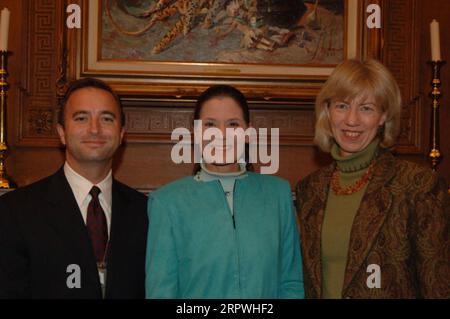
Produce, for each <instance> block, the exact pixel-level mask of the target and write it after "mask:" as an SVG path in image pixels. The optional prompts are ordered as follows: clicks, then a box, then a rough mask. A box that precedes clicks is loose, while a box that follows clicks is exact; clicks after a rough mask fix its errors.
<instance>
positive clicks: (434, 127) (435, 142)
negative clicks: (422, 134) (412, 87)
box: [428, 61, 445, 171]
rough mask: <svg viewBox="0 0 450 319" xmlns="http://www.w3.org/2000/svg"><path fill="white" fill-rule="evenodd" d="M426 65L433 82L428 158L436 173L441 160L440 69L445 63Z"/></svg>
mask: <svg viewBox="0 0 450 319" xmlns="http://www.w3.org/2000/svg"><path fill="white" fill-rule="evenodd" d="M428 63H429V64H430V65H431V67H432V68H433V80H432V81H431V86H432V91H431V93H430V97H431V99H432V100H433V104H432V108H433V109H432V116H431V134H430V138H431V150H430V153H429V155H428V157H429V159H430V161H431V168H432V169H433V171H436V169H437V166H438V165H439V162H440V161H441V158H442V154H441V151H440V150H439V107H440V103H439V99H440V98H441V91H440V87H441V67H442V66H443V65H444V64H445V61H431V62H428Z"/></svg>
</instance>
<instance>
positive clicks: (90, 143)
mask: <svg viewBox="0 0 450 319" xmlns="http://www.w3.org/2000/svg"><path fill="white" fill-rule="evenodd" d="M83 144H87V145H103V144H106V142H105V141H84V142H83Z"/></svg>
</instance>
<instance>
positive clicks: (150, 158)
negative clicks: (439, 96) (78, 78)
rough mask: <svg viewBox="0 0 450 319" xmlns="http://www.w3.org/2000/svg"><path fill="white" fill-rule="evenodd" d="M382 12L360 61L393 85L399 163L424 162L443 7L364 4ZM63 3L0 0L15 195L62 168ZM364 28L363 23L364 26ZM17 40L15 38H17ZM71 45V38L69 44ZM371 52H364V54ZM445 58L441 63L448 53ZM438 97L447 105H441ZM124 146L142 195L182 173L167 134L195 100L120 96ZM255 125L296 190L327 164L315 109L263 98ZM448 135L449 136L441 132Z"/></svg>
mask: <svg viewBox="0 0 450 319" xmlns="http://www.w3.org/2000/svg"><path fill="white" fill-rule="evenodd" d="M361 1H364V4H368V3H379V4H380V5H381V6H382V10H383V27H382V29H381V30H368V29H366V28H364V29H363V30H360V34H361V35H362V36H363V37H365V38H366V42H365V44H364V48H365V51H366V54H365V55H368V56H375V57H376V56H381V59H382V61H383V62H384V63H385V64H386V65H387V66H388V67H389V68H390V69H391V70H392V71H393V73H394V75H395V77H396V78H397V80H398V81H399V84H400V86H401V89H402V94H403V98H404V101H405V103H404V110H403V117H402V127H403V131H402V135H401V140H400V146H399V147H398V152H399V153H400V156H402V157H404V158H407V159H409V160H413V161H416V162H421V163H427V162H426V161H427V159H426V153H427V151H428V141H429V115H428V114H429V103H430V101H429V99H428V97H427V94H428V92H429V85H428V82H429V80H430V79H429V76H430V72H429V68H428V66H426V64H425V62H426V60H427V59H428V56H429V31H428V28H429V26H428V23H429V20H431V18H432V17H436V18H438V19H439V20H440V22H441V30H446V29H447V30H448V29H449V28H450V25H449V23H450V9H449V8H448V6H449V3H447V2H445V3H444V4H442V1H439V0H429V1H425V0H376V1H375V0H374V1H369V0H361ZM66 3H67V1H65V0H0V6H2V7H3V6H8V7H9V8H10V9H11V11H12V25H11V34H12V35H13V36H11V39H10V50H11V51H12V52H13V55H12V56H11V57H10V64H9V71H10V73H11V76H10V79H9V80H10V84H11V89H10V94H9V102H8V103H9V104H8V134H9V136H8V142H9V145H10V147H11V151H10V155H9V158H8V160H7V168H8V173H9V174H10V175H11V176H12V177H13V179H14V180H15V181H16V182H17V184H18V185H19V186H22V185H26V184H29V183H31V182H33V181H35V180H37V179H40V178H42V177H44V176H46V175H48V174H51V173H52V172H53V171H55V170H56V169H57V168H58V167H60V165H61V164H62V163H63V153H62V151H61V149H60V148H59V142H58V139H57V137H56V134H55V130H54V129H55V123H56V118H57V111H58V106H57V99H58V94H57V93H58V92H59V93H61V91H62V90H63V89H64V85H65V83H66V80H67V79H66V78H65V75H66V73H65V72H66V70H67V68H68V67H73V64H74V61H67V63H66V62H65V61H64V59H63V57H64V54H67V51H65V50H66V49H67V48H66V47H65V46H64V43H65V41H70V40H67V38H64V36H67V35H65V34H64V33H62V32H61V30H63V27H62V26H63V23H64V18H65V17H64V8H65V4H66ZM361 25H363V26H364V23H361ZM444 34H445V33H444V32H443V31H442V41H443V42H444V43H443V46H442V47H443V56H444V57H447V59H448V56H449V54H448V52H449V41H448V40H446V39H445V37H444ZM16 35H17V36H16ZM69 36H70V35H69ZM367 52H368V53H367ZM445 52H447V54H446V53H445ZM449 70H450V66H449V65H447V66H446V67H444V69H443V82H444V86H443V91H444V97H445V98H444V100H443V110H442V111H441V128H442V130H441V131H442V132H441V134H442V151H443V152H444V156H446V157H445V159H444V161H443V162H442V164H441V167H440V169H441V171H442V172H443V174H444V175H445V176H446V178H447V179H448V181H450V165H449V163H450V162H449V158H450V142H449V141H450V139H448V138H445V137H444V134H445V133H446V132H445V130H446V126H448V125H449V124H450V117H449V115H450V111H449V104H448V95H449V94H450V88H449V81H450V79H449V75H448V74H449ZM445 94H446V95H447V96H445ZM124 105H125V111H126V115H127V119H128V122H127V130H128V132H129V133H128V140H127V144H126V146H125V147H123V148H122V149H121V150H120V152H119V154H118V155H117V158H116V160H115V164H114V167H115V172H116V176H117V177H118V178H119V179H120V180H123V181H124V182H126V183H128V184H129V185H131V186H133V187H136V188H140V189H154V188H157V187H159V186H161V185H163V184H165V183H167V182H169V181H172V180H174V179H177V178H179V177H181V176H183V175H186V174H189V173H190V171H191V169H192V166H191V165H175V164H173V163H171V161H170V149H171V147H172V145H173V142H171V141H170V132H171V130H172V129H173V128H174V127H178V126H189V123H190V122H191V119H192V107H193V101H189V100H188V101H181V100H166V101H161V100H159V101H158V100H146V101H136V99H134V98H133V99H131V98H129V97H127V96H124ZM251 109H252V111H251V113H252V122H253V123H254V125H255V126H257V127H264V126H266V127H280V133H281V144H282V145H281V148H280V157H281V163H280V171H279V173H278V175H279V176H281V177H284V178H287V179H288V180H289V181H290V182H291V185H294V184H295V183H296V181H297V180H298V179H299V178H302V177H304V176H306V175H307V174H309V173H310V172H312V171H313V170H315V169H317V168H319V167H320V166H322V165H325V164H326V163H328V162H329V161H330V159H329V156H327V155H326V154H321V153H319V152H318V151H317V150H316V148H315V147H313V146H312V137H313V128H314V112H313V101H312V100H304V101H298V104H295V103H294V104H285V105H282V104H280V105H277V104H272V103H265V102H264V100H263V99H260V100H259V101H258V102H254V103H251ZM447 134H448V133H447Z"/></svg>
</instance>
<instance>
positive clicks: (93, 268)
mask: <svg viewBox="0 0 450 319" xmlns="http://www.w3.org/2000/svg"><path fill="white" fill-rule="evenodd" d="M46 193H47V194H46V200H47V201H48V202H49V203H50V204H51V207H52V208H51V209H49V210H47V212H46V217H47V220H48V223H49V224H50V225H51V226H52V228H53V229H55V230H56V231H57V232H58V234H59V236H60V238H61V240H62V241H63V242H64V243H66V245H67V249H68V250H70V252H71V253H72V254H74V255H75V256H77V257H78V259H79V260H82V261H83V262H84V263H85V267H87V271H86V272H84V273H85V275H86V276H93V277H92V278H91V279H90V280H93V281H97V282H98V290H99V296H101V289H100V279H99V277H98V272H97V265H96V262H95V256H94V253H93V250H92V249H90V247H91V242H90V238H89V234H88V232H87V228H86V225H85V223H84V221H83V217H82V216H81V212H80V209H79V208H78V204H77V202H76V199H75V196H74V195H73V193H72V189H71V188H70V185H69V182H68V181H67V179H66V177H65V174H64V170H63V168H62V167H61V169H59V170H58V172H56V173H55V174H54V175H53V176H51V177H50V182H49V186H48V190H47V192H46ZM128 205H130V200H129V198H128V197H127V196H126V193H125V192H123V191H122V189H121V185H120V183H119V182H117V181H116V180H115V179H113V184H112V210H111V216H112V217H111V232H110V240H109V244H108V251H107V264H108V266H107V267H108V270H107V283H106V297H107V296H108V295H109V291H110V289H111V280H110V279H111V278H113V276H112V273H114V262H113V260H114V255H115V254H114V251H115V250H117V247H118V246H119V244H120V242H121V237H122V238H123V237H124V236H127V234H124V233H123V231H122V232H121V229H123V228H121V226H120V225H123V224H124V223H125V222H126V218H125V217H126V215H125V214H126V212H127V207H128ZM122 240H123V239H122ZM116 242H117V243H116ZM86 247H88V249H86Z"/></svg>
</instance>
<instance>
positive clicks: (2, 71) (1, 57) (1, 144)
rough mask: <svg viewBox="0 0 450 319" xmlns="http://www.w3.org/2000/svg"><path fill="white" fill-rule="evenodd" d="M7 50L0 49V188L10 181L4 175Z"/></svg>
mask: <svg viewBox="0 0 450 319" xmlns="http://www.w3.org/2000/svg"><path fill="white" fill-rule="evenodd" d="M7 58H8V51H0V189H2V188H3V189H5V188H6V189H9V188H11V182H10V180H9V179H8V176H7V175H6V156H7V152H8V146H7V144H6V98H7V92H8V82H7V81H6V78H7V77H8V72H7Z"/></svg>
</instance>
